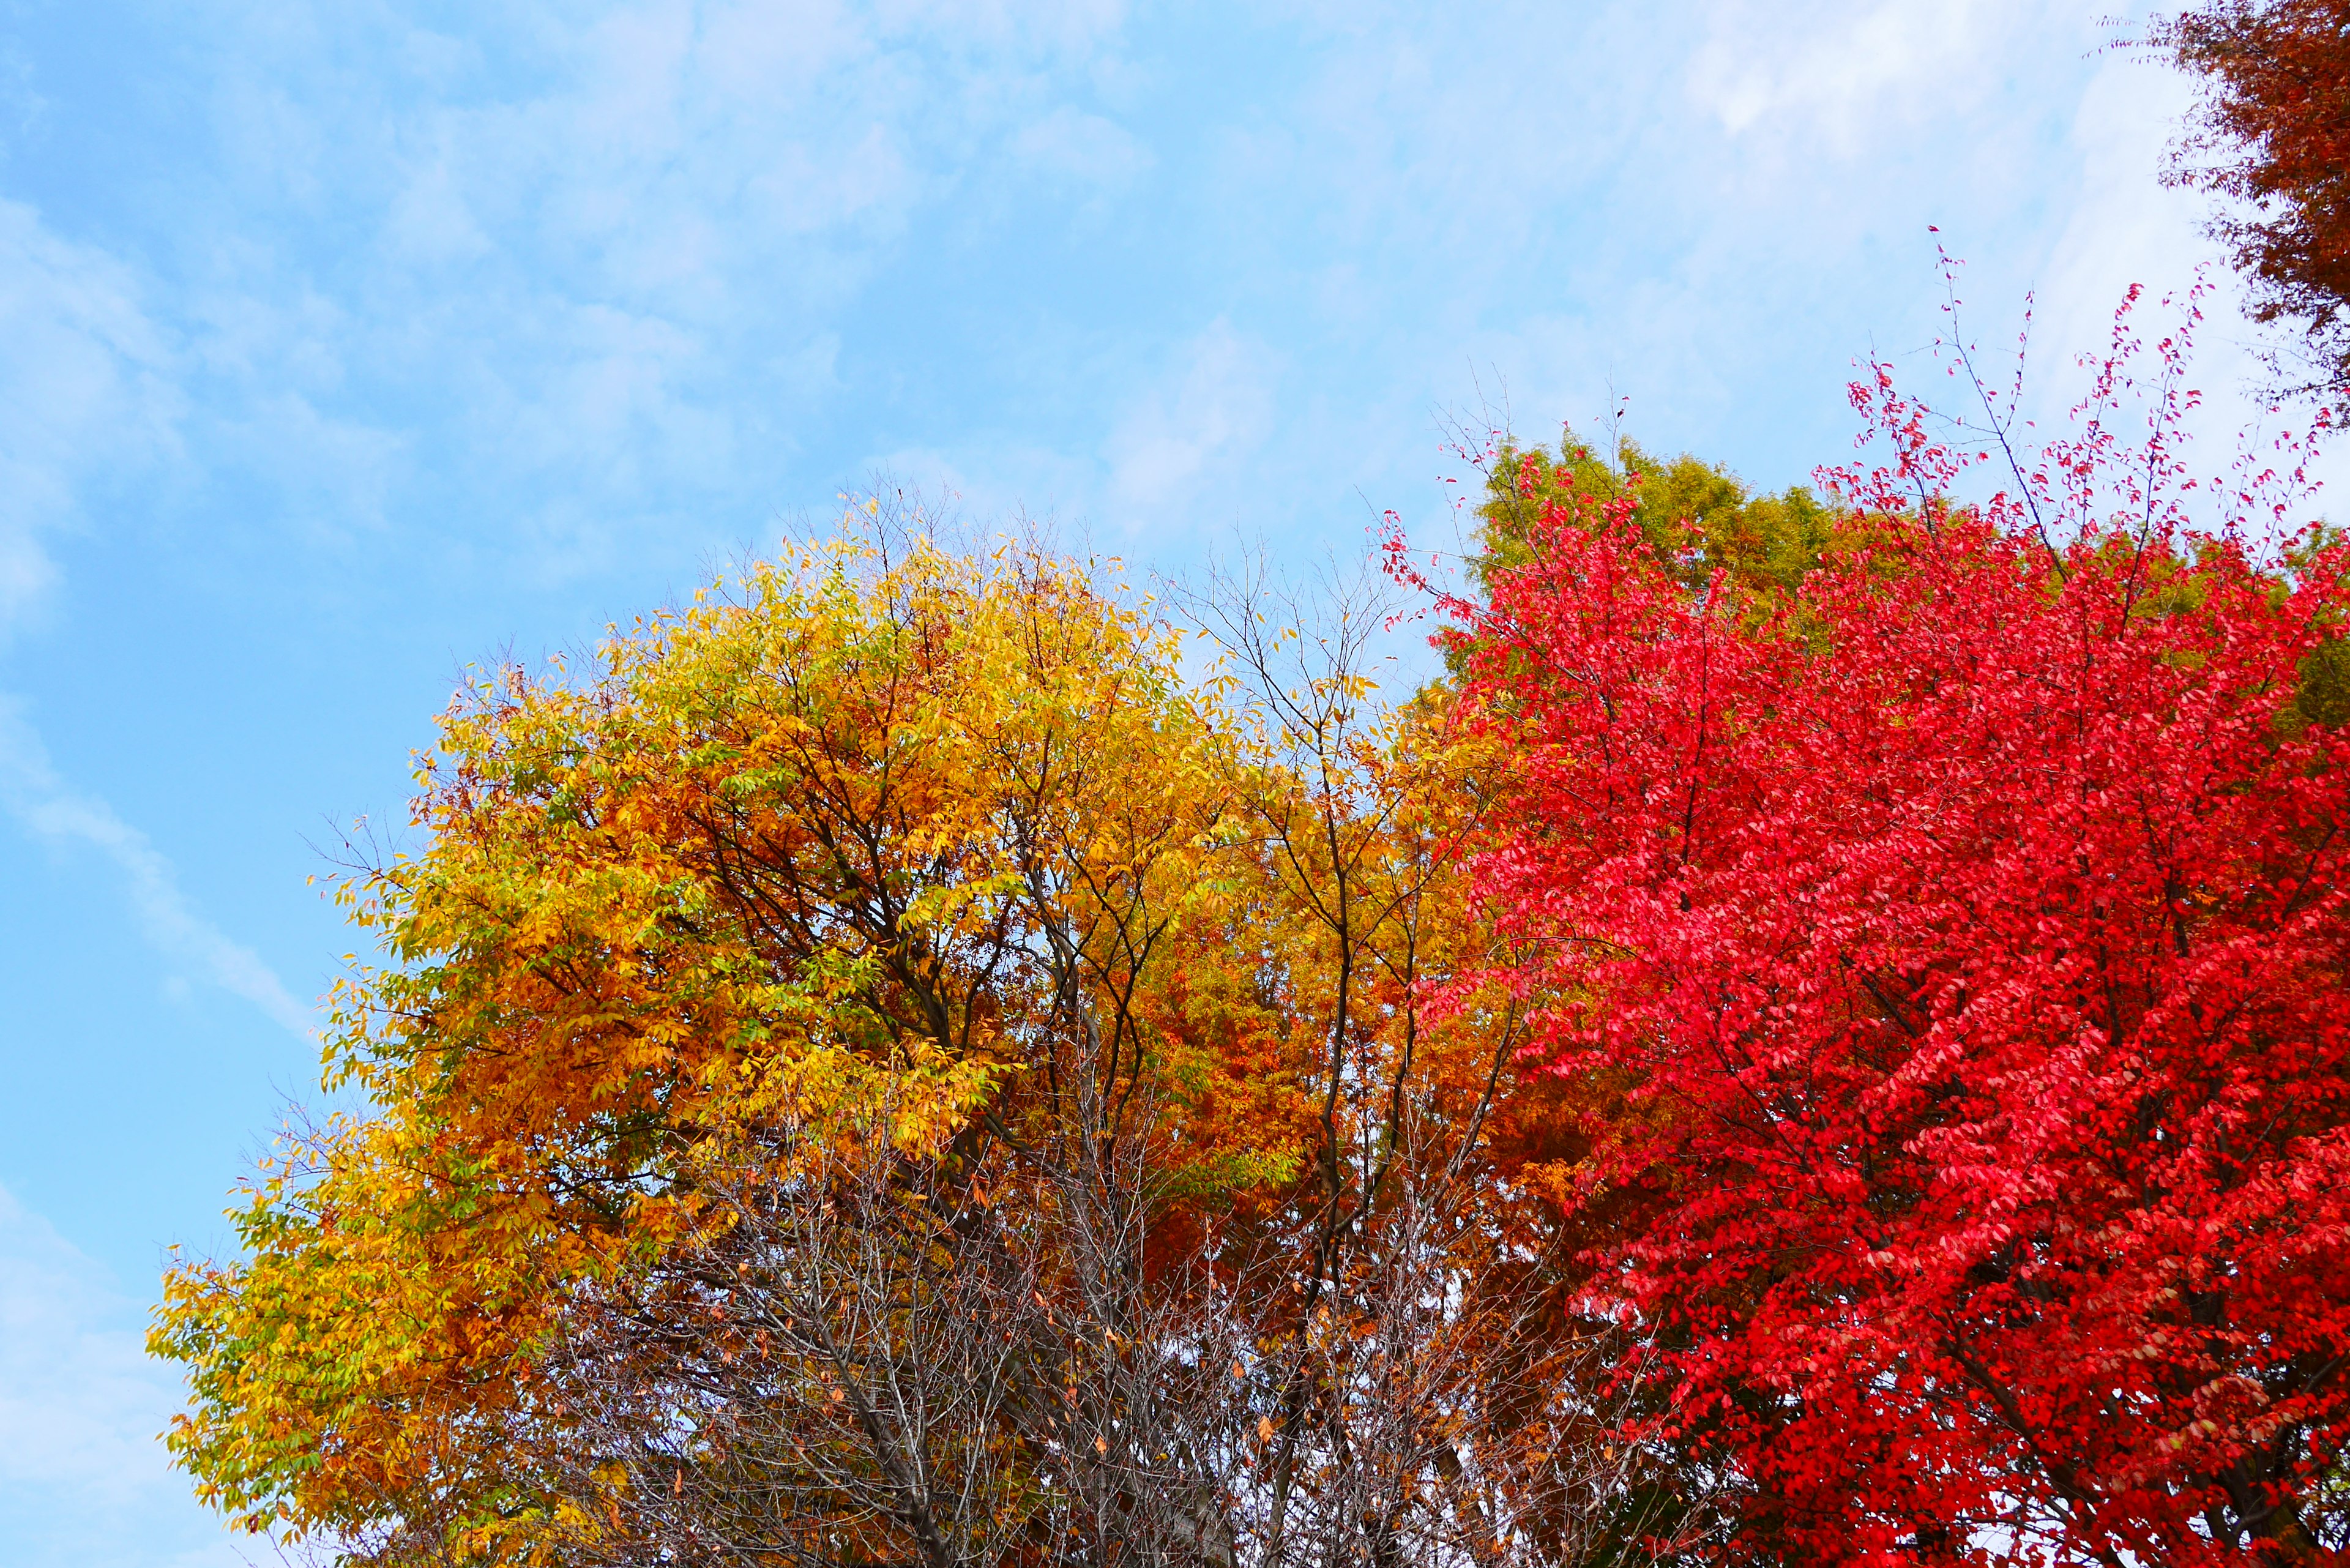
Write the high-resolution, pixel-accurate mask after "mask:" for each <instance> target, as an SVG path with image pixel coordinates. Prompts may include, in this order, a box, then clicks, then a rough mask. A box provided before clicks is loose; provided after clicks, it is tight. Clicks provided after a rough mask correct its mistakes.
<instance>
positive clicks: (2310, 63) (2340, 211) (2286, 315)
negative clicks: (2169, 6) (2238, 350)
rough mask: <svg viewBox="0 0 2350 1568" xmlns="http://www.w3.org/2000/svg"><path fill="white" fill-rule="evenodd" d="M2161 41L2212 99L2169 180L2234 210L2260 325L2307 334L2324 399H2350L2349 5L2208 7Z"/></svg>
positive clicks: (2231, 224)
mask: <svg viewBox="0 0 2350 1568" xmlns="http://www.w3.org/2000/svg"><path fill="white" fill-rule="evenodd" d="M2149 42H2150V43H2151V44H2152V45H2153V47H2155V48H2156V49H2157V50H2158V51H2159V52H2160V53H2162V54H2163V55H2165V56H2167V57H2169V58H2170V59H2171V60H2173V61H2174V62H2175V63H2176V64H2177V65H2178V67H2180V68H2181V69H2183V70H2186V71H2189V72H2191V73H2193V74H2194V75H2195V76H2197V77H2199V78H2201V81H2202V85H2203V88H2204V97H2203V101H2202V105H2201V107H2200V109H2199V113H2198V116H2197V119H2196V123H2195V126H2194V129H2193V130H2192V133H2191V134H2190V135H2189V138H2188V139H2187V140H2185V142H2184V143H2183V144H2182V145H2181V146H2180V148H2179V150H2178V155H2177V157H2176V159H2175V161H2174V162H2173V165H2172V168H2171V171H2170V173H2169V176H2168V178H2169V180H2170V181H2171V182H2174V183H2177V184H2182V185H2190V186H2194V187H2196V188H2198V189H2200V190H2204V191H2209V192H2213V193H2215V194H2217V195H2220V196H2222V197H2225V198H2228V199H2229V200H2230V202H2231V203H2233V204H2232V205H2231V206H2230V208H2228V209H2227V210H2225V211H2224V212H2223V213H2221V215H2220V217H2219V219H2218V220H2217V221H2216V223H2215V225H2214V228H2215V232H2216V233H2217V234H2219V236H2220V238H2222V239H2224V240H2225V241H2227V242H2228V243H2229V244H2230V245H2232V246H2233V247H2234V249H2235V254H2236V265H2237V266H2238V267H2239V268H2241V270H2242V272H2243V273H2244V274H2245V275H2246V276H2247V277H2248V278H2250V279H2251V282H2252V285H2253V287H2254V291H2255V292H2254V314H2255V315H2256V316H2257V317H2259V319H2261V320H2263V321H2285V322H2290V323H2293V324H2294V325H2296V326H2298V327H2300V329H2301V331H2302V334H2303V340H2304V342H2305V343H2306V345H2307V347H2308V348H2309V349H2310V351H2311V354H2312V357H2313V359H2314V371H2313V372H2312V377H2313V379H2312V385H2313V386H2314V388H2315V389H2321V390H2324V391H2326V392H2329V393H2337V394H2338V393H2344V392H2350V4H2345V0H2208V3H2207V4H2205V5H2199V6H2196V7H2194V8H2192V9H2189V10H2187V11H2184V12H2182V13H2180V14H2179V15H2178V16H2175V17H2172V18H2170V19H2168V20H2166V21H2163V22H2161V23H2159V24H2158V25H2157V26H2155V27H2154V28H2153V29H2152V30H2151V33H2150V36H2149Z"/></svg>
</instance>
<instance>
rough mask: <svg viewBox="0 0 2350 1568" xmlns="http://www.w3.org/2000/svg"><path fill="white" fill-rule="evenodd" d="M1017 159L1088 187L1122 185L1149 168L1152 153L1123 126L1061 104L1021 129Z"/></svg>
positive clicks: (1014, 141)
mask: <svg viewBox="0 0 2350 1568" xmlns="http://www.w3.org/2000/svg"><path fill="white" fill-rule="evenodd" d="M1012 151H1013V154H1014V156H1015V157H1017V158H1020V159H1021V160H1023V161H1026V162H1028V163H1030V164H1033V165H1035V167H1036V168H1038V169H1040V170H1043V171H1045V172H1046V173H1048V174H1056V175H1060V176H1062V177H1064V178H1066V179H1072V180H1076V181H1078V182H1083V183H1085V184H1088V185H1099V186H1104V187H1112V188H1114V187H1117V186H1120V185H1124V184H1125V183H1127V182H1128V181H1130V180H1132V179H1133V178H1134V177H1135V176H1136V175H1138V174H1140V173H1142V172H1143V171H1145V170H1147V169H1149V167H1150V164H1151V155H1150V150H1149V148H1147V147H1145V146H1143V145H1142V144H1141V143H1140V142H1139V141H1137V140H1135V139H1134V138H1133V137H1132V136H1130V135H1128V133H1127V131H1126V130H1125V128H1123V127H1122V126H1119V125H1118V124H1117V123H1116V122H1115V121H1112V120H1107V119H1103V118H1102V117H1101V116H1100V115H1097V114H1087V112H1085V111H1084V110H1083V109H1076V108H1075V107H1073V106H1071V105H1069V104H1062V105H1061V106H1060V107H1059V108H1057V109H1054V110H1053V111H1052V112H1051V113H1050V114H1047V115H1046V116H1045V117H1044V118H1043V119H1038V120H1035V121H1032V122H1031V123H1029V124H1027V125H1024V126H1023V127H1021V128H1020V130H1019V131H1018V132H1017V133H1016V134H1014V137H1013V138H1012Z"/></svg>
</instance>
